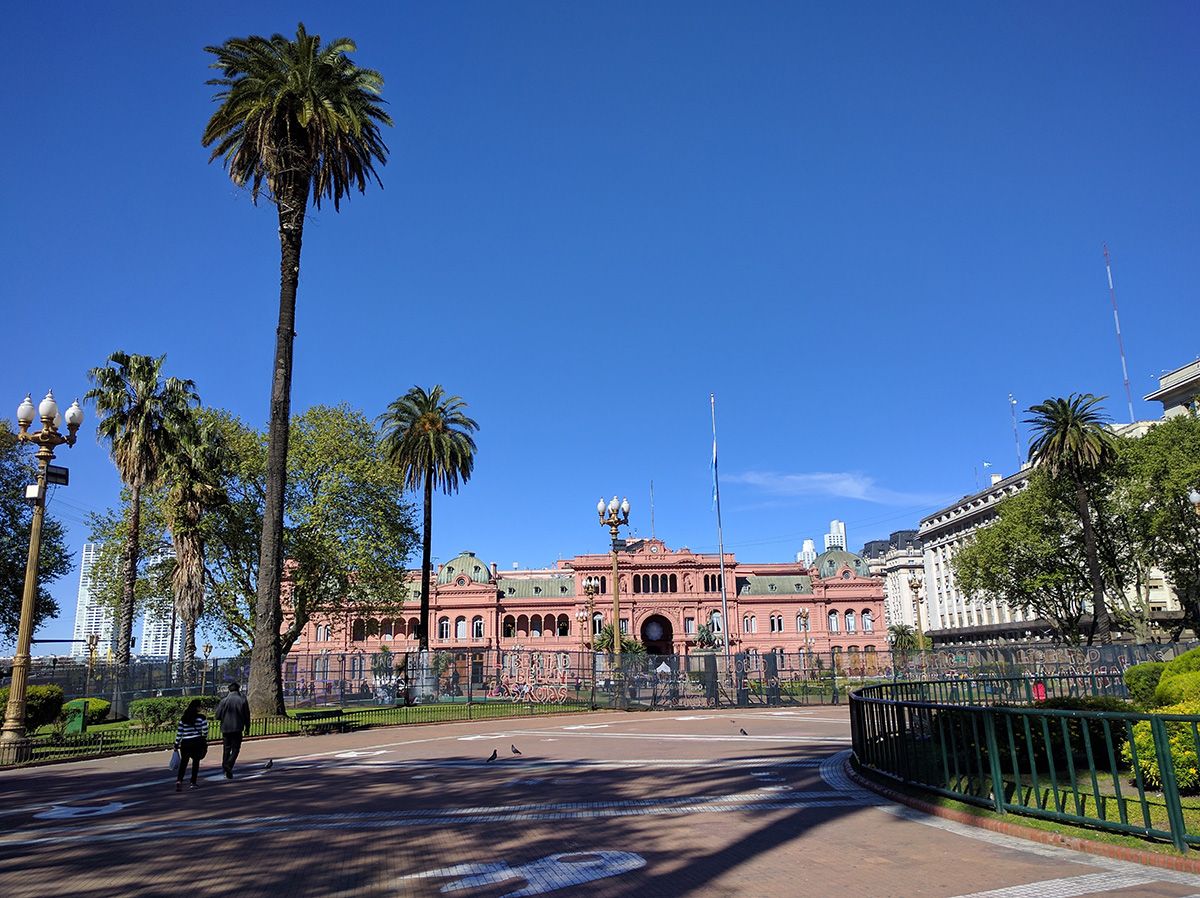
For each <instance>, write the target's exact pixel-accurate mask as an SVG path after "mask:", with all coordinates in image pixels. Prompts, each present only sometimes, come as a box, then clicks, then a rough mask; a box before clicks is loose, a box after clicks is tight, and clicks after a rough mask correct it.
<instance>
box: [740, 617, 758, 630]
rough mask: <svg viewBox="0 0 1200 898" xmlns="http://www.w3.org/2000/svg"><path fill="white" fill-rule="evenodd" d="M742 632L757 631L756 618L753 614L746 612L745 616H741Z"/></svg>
mask: <svg viewBox="0 0 1200 898" xmlns="http://www.w3.org/2000/svg"><path fill="white" fill-rule="evenodd" d="M742 632H743V633H757V632H758V618H757V617H755V616H754V615H753V614H747V615H746V616H745V617H743V618H742Z"/></svg>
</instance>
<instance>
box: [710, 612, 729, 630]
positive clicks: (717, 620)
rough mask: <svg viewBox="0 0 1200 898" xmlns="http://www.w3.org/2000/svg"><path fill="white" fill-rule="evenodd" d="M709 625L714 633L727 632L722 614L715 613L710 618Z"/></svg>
mask: <svg viewBox="0 0 1200 898" xmlns="http://www.w3.org/2000/svg"><path fill="white" fill-rule="evenodd" d="M708 625H709V627H711V628H712V631H713V632H714V633H722V632H724V630H725V626H724V621H722V620H721V612H720V611H714V612H713V613H712V614H710V615H709V616H708Z"/></svg>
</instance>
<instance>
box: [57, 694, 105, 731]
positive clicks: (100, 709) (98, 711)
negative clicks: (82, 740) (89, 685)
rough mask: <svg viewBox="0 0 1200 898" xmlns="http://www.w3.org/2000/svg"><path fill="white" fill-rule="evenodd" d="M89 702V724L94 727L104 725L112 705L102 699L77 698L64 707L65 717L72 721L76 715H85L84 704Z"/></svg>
mask: <svg viewBox="0 0 1200 898" xmlns="http://www.w3.org/2000/svg"><path fill="white" fill-rule="evenodd" d="M85 701H86V702H87V724H88V726H92V725H93V724H97V723H104V721H105V719H107V717H108V710H109V708H110V707H111V705H110V704H109V703H108V702H106V701H105V700H104V699H102V698H89V699H82V698H75V699H71V701H69V702H67V703H66V704H65V705H63V709H62V713H63V717H65V718H66V719H67V720H70V719H71V718H72V717H74V716H75V715H76V714H82V713H83V703H84V702H85Z"/></svg>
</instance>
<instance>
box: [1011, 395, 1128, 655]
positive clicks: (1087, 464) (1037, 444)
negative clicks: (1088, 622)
mask: <svg viewBox="0 0 1200 898" xmlns="http://www.w3.org/2000/svg"><path fill="white" fill-rule="evenodd" d="M1104 398H1105V397H1103V396H1094V395H1092V394H1091V393H1082V394H1077V393H1072V394H1071V395H1070V396H1068V397H1067V398H1066V399H1063V398H1062V397H1058V398H1051V399H1047V400H1046V401H1045V402H1043V403H1041V404H1040V405H1034V406H1030V408H1029V412H1030V413H1031V414H1030V417H1028V418H1026V419H1025V423H1026V424H1029V425H1032V427H1033V442H1031V443H1030V445H1029V460H1030V461H1031V462H1033V463H1034V464H1035V465H1039V466H1041V467H1043V468H1045V470H1046V472H1047V473H1048V474H1049V475H1050V477H1051V478H1053V479H1055V480H1058V479H1060V478H1061V479H1062V480H1063V481H1064V482H1065V483H1066V484H1067V485H1068V486H1069V487H1070V488H1071V489H1072V490H1073V492H1074V496H1075V513H1076V514H1077V515H1078V516H1079V523H1080V525H1081V526H1082V527H1083V543H1084V551H1085V554H1086V556H1087V566H1088V578H1089V579H1090V580H1091V583H1092V635H1093V636H1094V637H1096V638H1098V639H1099V640H1100V642H1101V643H1109V642H1112V626H1111V623H1110V622H1109V619H1108V603H1107V602H1106V601H1105V598H1104V579H1103V576H1102V575H1101V572H1100V554H1099V552H1098V550H1097V546H1096V531H1095V527H1094V525H1093V522H1092V498H1091V490H1090V488H1091V486H1092V485H1093V484H1094V483H1095V482H1096V479H1097V477H1098V475H1099V474H1100V473H1101V472H1102V471H1103V470H1104V469H1105V468H1106V467H1108V466H1109V465H1110V464H1112V462H1113V461H1114V460H1115V459H1116V456H1117V445H1116V436H1115V435H1114V434H1113V432H1112V431H1111V430H1109V429H1108V428H1107V427H1106V426H1105V424H1106V422H1107V421H1108V416H1107V415H1105V414H1104V411H1103V409H1099V408H1096V406H1097V405H1099V403H1100V402H1102V401H1103V400H1104ZM1089 642H1090V639H1089Z"/></svg>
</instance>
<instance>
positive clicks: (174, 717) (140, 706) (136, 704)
mask: <svg viewBox="0 0 1200 898" xmlns="http://www.w3.org/2000/svg"><path fill="white" fill-rule="evenodd" d="M193 701H199V702H200V708H201V710H203V711H205V712H207V714H208V716H210V717H211V716H212V710H213V709H214V708H215V707H216V706H217V702H219V701H220V699H219V698H217V696H215V695H197V696H192V695H169V696H164V697H162V698H139V699H137V700H136V701H133V702H131V703H130V705H129V719H130V720H134V721H137V722H138V723H140V724H142V725H143V726H147V727H173V726H175V724H176V723H178V722H179V718H181V717H182V716H183V712H184V711H185V710H187V706H188V705H190V704H191V703H192V702H193Z"/></svg>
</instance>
